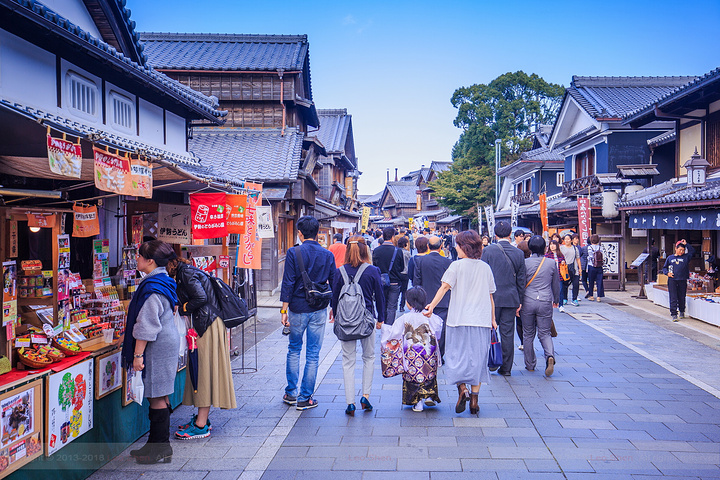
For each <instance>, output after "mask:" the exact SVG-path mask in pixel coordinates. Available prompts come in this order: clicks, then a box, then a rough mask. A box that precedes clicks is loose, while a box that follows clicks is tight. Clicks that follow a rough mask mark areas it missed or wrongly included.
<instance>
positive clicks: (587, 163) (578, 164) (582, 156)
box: [575, 148, 595, 178]
mask: <svg viewBox="0 0 720 480" xmlns="http://www.w3.org/2000/svg"><path fill="white" fill-rule="evenodd" d="M594 174H595V149H594V148H591V149H590V150H585V151H584V152H582V153H579V154H577V155H575V178H582V177H587V176H589V175H594Z"/></svg>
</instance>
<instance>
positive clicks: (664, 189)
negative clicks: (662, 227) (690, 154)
mask: <svg viewBox="0 0 720 480" xmlns="http://www.w3.org/2000/svg"><path fill="white" fill-rule="evenodd" d="M712 200H719V202H718V203H719V204H720V180H712V181H708V182H707V185H706V187H705V188H703V189H696V188H692V187H691V188H688V187H687V184H686V183H685V182H683V183H674V182H673V181H672V180H669V181H667V182H664V183H661V184H659V185H655V186H652V187H650V188H645V189H643V190H639V191H637V192H633V193H628V194H626V195H625V198H624V199H623V200H622V201H620V202H617V206H618V207H620V208H632V207H644V206H649V205H669V204H673V203H688V202H707V201H712Z"/></svg>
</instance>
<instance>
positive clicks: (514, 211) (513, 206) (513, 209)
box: [510, 202, 520, 228]
mask: <svg viewBox="0 0 720 480" xmlns="http://www.w3.org/2000/svg"><path fill="white" fill-rule="evenodd" d="M519 211H520V204H519V203H518V202H510V227H512V228H515V227H517V222H518V213H519Z"/></svg>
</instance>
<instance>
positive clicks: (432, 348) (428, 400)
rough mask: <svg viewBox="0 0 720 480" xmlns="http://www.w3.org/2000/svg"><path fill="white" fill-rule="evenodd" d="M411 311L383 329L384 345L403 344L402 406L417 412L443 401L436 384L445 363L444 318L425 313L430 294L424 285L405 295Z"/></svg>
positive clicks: (412, 289) (382, 343) (382, 340)
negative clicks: (442, 349) (442, 352)
mask: <svg viewBox="0 0 720 480" xmlns="http://www.w3.org/2000/svg"><path fill="white" fill-rule="evenodd" d="M406 300H407V307H408V308H409V309H410V312H408V313H406V314H405V315H403V316H402V317H400V318H399V319H398V320H397V321H396V322H395V323H394V324H392V325H386V326H385V327H383V328H382V338H381V341H380V343H381V345H387V343H388V342H389V341H392V340H395V341H397V342H400V343H401V344H402V347H401V348H402V352H403V359H402V363H403V398H402V403H403V405H412V407H413V411H414V412H422V411H423V406H424V405H427V406H428V407H434V406H435V405H436V404H438V403H440V397H439V396H438V386H437V369H438V366H440V364H441V362H442V358H441V357H440V347H439V345H438V340H439V339H440V335H441V334H442V324H443V321H442V318H440V317H438V316H437V315H432V316H431V317H430V318H429V319H428V318H426V317H425V315H423V314H422V311H423V309H424V308H425V305H426V304H427V294H426V293H425V290H423V288H422V287H413V288H411V289H410V290H408V291H407V294H406Z"/></svg>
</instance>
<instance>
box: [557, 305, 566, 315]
mask: <svg viewBox="0 0 720 480" xmlns="http://www.w3.org/2000/svg"><path fill="white" fill-rule="evenodd" d="M558 312H560V313H565V307H563V306H562V305H560V306H559V307H558Z"/></svg>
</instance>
